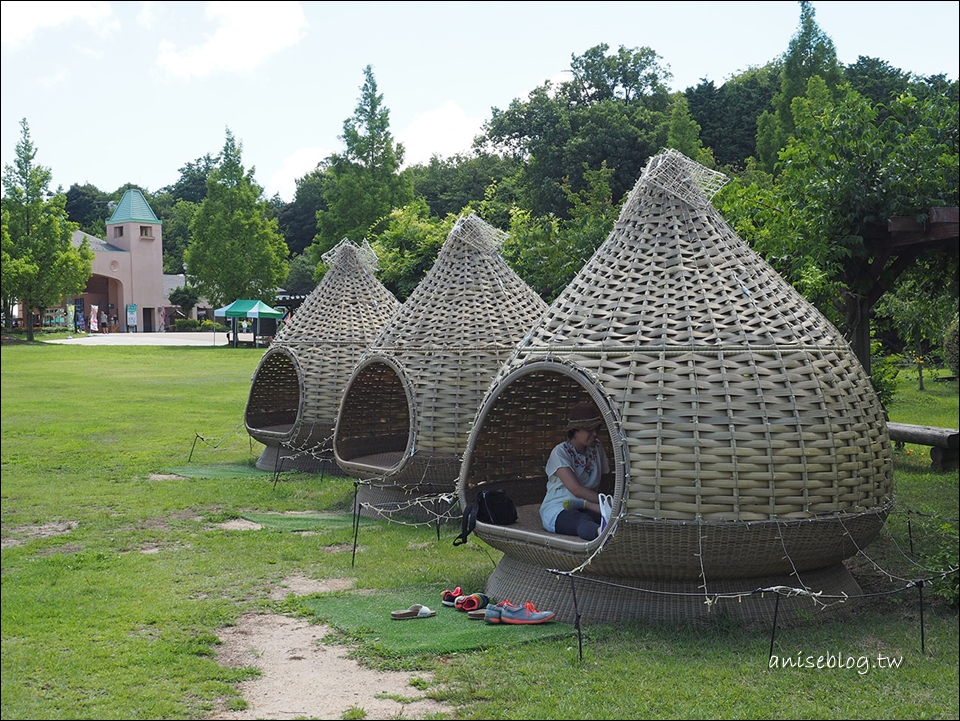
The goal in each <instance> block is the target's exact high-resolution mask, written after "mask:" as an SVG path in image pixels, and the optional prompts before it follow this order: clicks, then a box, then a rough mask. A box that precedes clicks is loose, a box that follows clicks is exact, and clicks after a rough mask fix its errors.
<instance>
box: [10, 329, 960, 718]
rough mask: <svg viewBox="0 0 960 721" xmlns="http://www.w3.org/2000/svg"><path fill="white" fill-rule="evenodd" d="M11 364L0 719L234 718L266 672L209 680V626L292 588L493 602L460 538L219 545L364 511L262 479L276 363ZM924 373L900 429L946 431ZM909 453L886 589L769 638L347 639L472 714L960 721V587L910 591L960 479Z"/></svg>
mask: <svg viewBox="0 0 960 721" xmlns="http://www.w3.org/2000/svg"><path fill="white" fill-rule="evenodd" d="M0 352H2V356H0V388H2V398H0V402H2V445H0V453H2V529H3V550H2V571H3V576H2V604H0V614H2V703H0V706H2V716H3V718H4V719H8V718H9V719H40V718H89V719H102V718H124V719H128V718H129V719H134V718H138V719H161V718H164V719H167V718H170V719H173V718H180V719H201V718H205V717H208V716H209V715H211V714H212V713H213V712H214V710H215V709H217V708H222V707H229V708H242V707H243V705H244V704H243V701H242V697H241V695H240V692H239V691H238V689H237V686H236V684H237V683H238V682H240V681H242V680H245V679H248V678H251V677H253V676H254V675H255V673H256V672H255V671H253V670H252V669H233V668H226V667H222V666H220V665H218V664H217V663H216V661H215V660H214V651H215V648H216V645H217V643H218V640H217V636H216V633H217V630H218V629H220V628H222V627H223V626H226V625H230V624H233V623H234V622H235V621H236V620H237V619H238V617H239V616H240V615H241V614H243V613H245V612H248V611H263V612H267V611H270V612H281V613H291V614H299V615H303V616H305V617H307V618H312V615H311V614H312V611H311V608H310V606H309V604H308V603H306V602H301V601H298V600H297V599H296V598H287V599H284V600H282V601H277V600H272V599H271V597H270V590H271V589H273V588H275V587H277V586H278V585H279V584H280V582H281V581H282V580H283V579H284V578H286V577H289V576H291V575H294V574H297V575H304V576H306V577H308V578H312V579H342V578H348V579H351V580H352V582H353V588H355V589H360V590H362V591H364V592H365V593H373V594H396V593H397V592H398V589H403V588H409V587H418V588H419V587H434V588H436V589H443V588H449V587H452V586H453V585H462V586H464V587H465V588H469V589H471V590H480V589H482V588H483V585H484V583H485V580H486V578H487V577H488V576H489V574H490V572H491V571H492V569H493V567H494V566H495V564H496V562H497V561H498V560H499V558H500V554H499V552H497V551H495V550H494V549H492V548H490V547H488V546H486V545H485V544H484V543H483V542H482V541H480V540H478V539H476V537H475V536H472V537H471V539H470V542H469V543H467V544H464V545H463V546H459V547H455V546H453V544H452V540H453V538H455V537H456V535H457V534H458V532H459V528H454V527H453V526H452V525H451V527H450V528H444V529H443V532H442V537H441V538H440V540H438V539H437V537H436V531H435V529H433V528H431V527H424V526H417V525H406V524H399V523H396V524H391V523H379V524H377V525H376V526H375V531H372V530H370V529H368V528H367V527H364V528H362V529H361V545H360V548H359V549H358V552H357V553H356V556H354V553H353V540H354V537H353V534H352V529H351V528H350V527H349V526H347V527H344V526H343V525H342V524H339V525H338V524H330V525H329V527H323V528H318V529H317V530H316V531H311V532H310V533H294V532H289V531H287V530H284V529H282V528H279V529H269V528H265V529H264V530H261V531H257V532H249V533H240V532H236V531H230V530H228V529H225V528H224V527H223V524H224V522H226V521H230V520H236V519H240V518H241V517H242V516H244V515H251V514H258V513H259V514H264V513H280V512H287V511H296V512H301V513H304V512H317V511H332V512H338V513H348V512H349V509H350V506H351V503H352V500H353V493H354V488H355V487H354V481H353V479H350V478H346V477H333V476H329V475H319V474H297V473H285V474H282V475H281V476H280V477H278V478H275V477H274V476H273V475H272V474H270V473H267V472H257V470H256V469H255V468H254V462H255V460H256V458H257V457H258V456H259V454H260V451H261V449H262V446H260V444H259V443H257V442H255V441H253V440H252V439H251V438H250V436H249V435H248V434H247V433H246V430H245V428H244V426H243V413H244V408H245V405H246V400H247V395H248V393H249V390H250V384H251V380H252V375H253V373H254V371H255V369H256V367H257V363H258V361H259V360H260V358H261V357H262V355H263V349H245V348H237V349H233V348H223V347H217V348H214V347H209V348H208V347H196V348H176V347H138V346H129V347H109V348H107V347H84V346H70V345H52V344H43V343H36V344H27V343H15V344H4V345H3V348H2V351H0ZM926 379H927V383H926V386H927V389H926V390H925V391H923V392H919V391H917V390H916V388H915V386H916V376H915V374H914V375H912V376H911V374H910V372H907V371H905V372H904V373H902V374H901V378H900V382H901V384H902V394H901V397H900V400H899V401H898V403H897V405H895V406H893V407H892V408H891V409H890V415H891V420H895V421H902V422H910V423H922V424H928V425H949V423H948V421H949V420H950V419H951V418H952V419H954V421H955V419H956V418H957V406H958V401H957V397H958V393H957V383H956V381H953V382H946V383H941V382H937V381H935V380H934V379H933V378H932V377H931V375H930V374H927V376H926ZM895 457H896V484H897V485H896V493H897V509H896V512H895V513H894V515H893V516H892V517H891V518H890V520H889V521H888V523H887V527H886V529H885V532H884V534H883V535H882V537H881V539H879V540H878V541H877V542H876V543H875V544H874V545H872V546H871V547H870V548H869V549H867V551H868V555H869V558H862V559H857V563H856V575H857V578H858V580H859V581H860V582H861V586H862V587H863V588H864V589H866V590H869V591H870V592H873V593H875V595H874V596H872V597H869V598H865V599H861V601H860V602H859V603H857V604H853V603H851V604H850V607H849V609H846V608H845V609H844V610H843V611H842V612H840V613H839V614H835V615H832V616H831V617H830V618H825V619H817V618H811V619H810V621H809V623H806V624H800V625H796V626H790V627H786V628H778V629H776V634H775V635H774V634H773V629H771V628H770V627H763V626H742V625H740V624H737V623H734V622H732V621H730V620H729V619H724V618H723V617H722V615H719V614H718V617H717V619H716V621H715V622H714V623H712V624H708V625H707V626H706V627H693V626H689V625H684V624H680V625H654V624H647V623H644V622H642V621H637V622H631V623H624V624H611V625H604V626H594V627H590V626H587V627H585V629H584V634H583V637H582V639H580V638H578V637H577V636H576V634H575V633H571V635H569V636H568V637H565V638H545V639H543V640H538V641H534V642H531V643H528V644H523V645H509V646H507V645H503V646H500V645H496V644H494V645H491V646H489V647H487V648H481V649H478V650H466V651H462V652H454V653H443V654H441V655H430V654H427V655H419V656H418V655H400V654H394V655H391V654H389V653H386V652H384V651H383V647H382V646H378V643H377V639H376V638H374V637H372V636H371V634H370V633H369V632H364V631H363V630H362V629H361V630H359V631H353V632H350V633H349V634H347V633H345V635H344V636H343V638H341V640H346V641H350V642H351V643H355V644H357V650H356V652H355V656H356V657H357V658H358V660H360V661H361V662H363V663H365V664H369V665H372V666H374V667H377V668H393V669H415V670H416V669H419V670H423V671H424V672H427V671H429V672H432V673H434V674H435V680H433V681H431V682H430V683H429V693H430V694H431V695H433V696H434V697H436V698H438V699H441V700H443V701H444V702H445V703H447V704H448V705H449V706H450V707H451V708H455V709H456V712H455V717H456V718H463V719H480V718H485V719H526V718H542V719H548V718H549V719H557V718H611V719H614V718H615V719H624V718H785V719H786V718H810V719H814V718H815V719H828V718H837V719H839V718H863V719H868V718H869V719H876V718H957V717H958V715H960V701H958V697H960V689H958V670H957V669H958V649H960V634H958V616H957V609H956V606H955V605H953V604H951V603H950V602H949V601H948V600H946V599H945V598H944V597H943V595H942V594H944V593H947V594H948V593H949V587H950V586H949V584H950V583H951V581H952V583H953V584H954V588H955V584H956V572H955V571H954V573H953V575H952V576H949V575H948V576H947V578H946V579H943V580H938V581H937V582H936V583H934V582H930V583H927V584H924V585H923V586H919V585H915V584H914V582H915V581H916V580H917V579H921V578H929V577H931V576H934V575H937V574H938V573H939V572H940V571H943V570H945V569H949V567H950V564H951V563H952V564H954V565H955V564H956V558H957V532H956V525H957V520H956V519H957V517H958V515H960V514H958V478H960V474H958V473H957V472H956V471H952V472H935V471H932V470H931V469H930V467H929V456H928V449H925V448H923V447H919V446H912V445H908V446H907V448H906V449H904V450H903V451H897V452H896V454H895ZM184 468H195V469H198V472H197V473H192V474H190V475H189V476H187V475H179V474H177V473H175V471H177V470H182V469H184ZM951 554H952V555H951ZM921 598H922V601H923V602H922V604H921ZM437 601H439V595H438V598H437ZM403 605H406V604H403ZM398 607H399V606H398ZM417 623H419V622H417ZM581 643H582V645H581ZM771 652H772V655H771ZM773 657H776V659H777V664H776V667H771V663H770V661H771V659H772V658H773ZM819 658H822V659H823V662H822V663H821V664H820V665H819V666H818V663H817V660H818V659H819ZM881 658H882V659H884V661H883V662H881V661H880V659H881ZM785 659H791V661H790V665H789V666H788V667H787V668H783V667H782V666H783V665H785V664H784V663H783V661H784V660H785ZM808 659H809V661H808ZM830 659H833V660H832V661H831V660H830ZM864 659H866V660H865V661H864ZM322 716H323V710H322V709H317V713H316V717H322ZM356 717H357V718H361V717H362V710H360V711H358V712H357V715H356ZM450 717H451V718H452V717H454V715H452V714H451V716H450Z"/></svg>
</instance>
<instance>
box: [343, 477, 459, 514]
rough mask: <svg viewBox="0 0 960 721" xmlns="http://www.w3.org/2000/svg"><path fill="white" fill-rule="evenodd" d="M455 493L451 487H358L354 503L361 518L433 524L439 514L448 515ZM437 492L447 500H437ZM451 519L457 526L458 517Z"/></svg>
mask: <svg viewBox="0 0 960 721" xmlns="http://www.w3.org/2000/svg"><path fill="white" fill-rule="evenodd" d="M455 490H456V489H455V488H454V486H453V485H452V484H451V485H450V487H449V488H426V487H423V486H419V487H412V486H396V485H389V484H388V485H377V484H361V485H360V487H359V488H358V489H357V501H358V502H359V503H360V515H361V516H366V517H368V518H383V519H388V520H389V519H390V518H398V519H402V520H405V521H418V522H423V521H426V522H430V523H434V522H436V520H437V516H438V515H440V516H441V518H446V517H447V516H449V515H451V514H450V509H451V508H452V507H453V506H454V505H456V504H457V497H456V493H455ZM440 493H446V494H448V498H446V499H444V498H437V494H440ZM450 520H456V522H457V523H459V522H460V516H459V515H457V517H456V518H455V519H450Z"/></svg>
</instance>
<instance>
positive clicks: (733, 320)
mask: <svg viewBox="0 0 960 721" xmlns="http://www.w3.org/2000/svg"><path fill="white" fill-rule="evenodd" d="M724 180H725V178H724V176H722V175H720V174H719V173H714V172H713V171H710V170H708V169H706V168H704V167H703V166H701V165H699V164H698V163H695V162H694V161H692V160H690V159H689V158H686V157H685V156H683V155H682V154H680V153H678V152H676V151H668V152H666V153H663V154H661V155H658V156H655V157H654V158H653V159H651V161H650V163H649V164H648V166H647V168H646V169H645V171H644V173H643V174H642V175H641V177H640V179H639V180H638V181H637V184H636V186H635V187H634V189H633V191H632V192H631V194H630V196H629V198H628V199H627V202H626V203H625V204H624V207H623V209H622V210H621V213H620V217H619V219H618V220H617V223H616V224H615V226H614V228H613V230H612V231H611V233H610V235H609V236H608V237H607V240H606V241H605V242H604V243H603V245H601V246H600V248H599V249H598V250H597V252H596V253H595V254H594V256H593V257H592V258H591V259H590V260H589V261H588V262H587V263H586V264H585V265H584V267H583V268H582V269H581V270H580V272H579V273H578V274H577V276H576V277H575V278H574V279H573V281H571V283H570V284H569V285H568V286H567V288H565V289H564V291H563V292H562V293H561V294H560V295H559V296H558V297H557V299H556V300H555V301H554V303H553V304H552V305H551V307H550V309H549V310H548V311H547V313H546V314H545V315H544V318H543V321H542V323H540V324H538V326H537V328H535V329H534V331H533V332H532V333H531V337H530V339H529V345H530V346H541V345H546V344H548V343H549V344H560V345H563V346H566V345H575V346H582V345H587V346H591V347H592V346H598V347H613V348H619V349H623V348H624V347H629V348H632V349H633V348H643V347H655V348H658V347H663V346H671V347H683V348H687V347H691V346H692V347H703V346H711V347H726V346H746V345H750V346H772V345H777V346H782V345H816V346H844V347H845V346H846V342H845V341H844V340H843V339H842V337H841V335H840V333H839V332H838V331H837V330H836V328H834V327H833V325H832V324H831V323H829V322H828V321H827V320H826V318H825V317H824V316H823V315H822V314H821V313H820V312H819V311H818V310H816V308H814V306H813V305H812V304H810V303H809V301H807V300H806V299H805V298H804V297H803V296H802V295H801V294H800V293H799V292H797V291H796V290H795V289H794V288H793V287H792V286H791V285H790V284H789V283H787V282H786V281H785V280H784V279H783V278H782V277H781V276H780V275H779V274H778V273H776V271H774V270H773V269H772V268H771V267H770V266H769V265H768V264H767V263H766V261H764V260H763V259H762V258H761V257H760V255H759V254H757V253H756V252H755V251H753V250H752V249H751V248H749V247H748V246H747V245H746V244H745V243H744V242H743V241H742V240H741V239H740V238H739V237H738V236H737V234H736V233H735V232H734V231H733V230H732V229H731V228H730V226H729V225H727V223H726V222H725V221H724V220H723V218H722V217H721V216H720V214H719V213H718V212H717V211H716V210H715V209H714V207H713V206H712V205H711V204H710V202H709V197H708V196H710V195H712V193H713V192H715V191H716V190H718V189H719V188H720V187H721V186H722V184H723V181H724Z"/></svg>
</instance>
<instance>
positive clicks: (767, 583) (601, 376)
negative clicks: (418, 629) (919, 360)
mask: <svg viewBox="0 0 960 721" xmlns="http://www.w3.org/2000/svg"><path fill="white" fill-rule="evenodd" d="M725 180H726V178H725V177H724V176H722V175H720V174H719V173H714V172H713V171H710V170H708V169H706V168H704V167H703V166H701V165H699V164H697V163H695V162H693V161H692V160H690V159H688V158H686V157H685V156H683V155H682V154H680V153H678V152H676V151H666V152H664V153H662V154H660V155H657V156H655V157H654V158H652V159H651V160H650V162H649V164H648V166H647V167H646V168H645V170H644V172H643V174H642V176H641V177H640V179H639V180H638V182H637V184H636V186H635V187H634V190H633V191H632V193H631V195H630V197H629V198H628V200H627V201H626V203H625V205H624V208H623V209H622V211H621V214H620V217H619V219H618V221H617V222H616V224H615V226H614V228H613V230H612V231H611V233H610V235H609V236H608V237H607V239H606V241H605V242H604V243H603V244H602V245H601V246H600V248H599V249H598V250H597V252H596V253H595V254H594V256H593V257H592V258H591V259H590V260H589V261H588V262H587V263H586V264H585V265H584V267H583V268H582V269H581V271H580V272H579V273H578V274H577V276H576V277H575V278H574V279H573V281H572V282H571V283H570V285H569V286H568V287H567V288H566V289H565V290H564V291H563V292H562V293H561V294H560V296H558V297H557V299H556V300H555V301H554V303H553V304H551V306H550V308H549V309H548V310H547V312H546V313H545V314H544V316H543V318H542V319H541V321H540V322H539V323H538V324H537V325H536V326H535V327H534V328H533V329H532V331H531V333H530V334H529V336H527V337H526V338H525V339H524V340H523V341H522V343H520V344H519V345H518V347H517V349H516V352H515V353H514V355H513V356H512V357H511V358H510V359H509V360H508V361H507V362H506V363H505V364H504V366H503V368H501V370H500V371H499V372H498V374H497V376H496V378H495V379H494V381H493V383H492V384H491V387H490V390H489V392H488V393H487V395H486V396H485V398H484V399H483V401H482V403H481V405H480V407H479V408H478V412H477V417H476V420H475V423H474V426H473V428H472V430H471V433H470V437H469V439H468V442H467V447H466V449H465V451H464V460H463V464H462V466H461V473H460V478H459V481H458V494H459V497H460V503H461V504H462V505H465V504H466V503H468V502H470V501H472V500H473V499H474V498H475V496H476V494H477V493H478V492H479V491H481V490H486V489H492V488H503V489H504V490H506V491H507V493H508V494H509V495H510V496H511V497H512V498H513V499H514V501H515V503H516V504H517V506H518V508H519V513H520V519H519V521H518V522H517V523H516V524H513V525H510V526H493V525H489V524H484V523H478V524H477V528H476V534H477V536H479V537H480V538H481V539H483V540H484V541H486V542H487V543H488V544H490V545H491V546H494V547H495V548H498V549H500V550H502V551H503V553H504V556H503V558H502V560H501V562H500V563H499V565H498V566H497V568H496V569H495V570H494V572H493V574H492V575H491V577H490V579H489V581H488V586H487V589H486V590H487V592H488V593H489V594H491V595H493V596H495V597H498V598H509V599H511V600H523V601H526V600H530V601H533V602H534V603H536V605H537V606H538V607H539V608H549V609H551V610H555V611H556V612H557V618H558V620H566V621H573V620H574V618H575V608H574V606H573V601H574V597H575V599H576V601H577V602H578V605H577V608H578V609H579V611H580V612H581V613H583V614H584V618H585V619H592V620H593V621H599V622H611V621H617V620H624V619H629V618H647V619H652V620H678V619H684V620H691V619H693V620H696V619H701V620H702V619H703V618H704V617H705V616H706V615H707V614H708V613H709V612H710V610H711V608H713V607H714V605H719V606H722V607H723V609H724V611H725V612H727V613H730V614H731V615H733V616H735V617H741V618H743V619H752V620H756V619H765V620H769V618H771V617H772V614H773V613H774V607H775V605H776V604H775V603H774V601H775V600H779V594H777V593H766V594H759V593H754V594H750V593H749V592H750V591H751V590H753V589H758V588H769V587H772V586H774V585H781V584H786V585H788V586H789V587H791V588H794V589H796V588H799V589H801V590H803V591H806V590H809V591H810V592H811V593H815V592H818V591H821V592H823V593H824V594H844V593H846V594H847V595H848V596H849V595H855V594H857V593H859V587H858V586H857V584H856V582H855V581H854V580H853V578H852V577H851V576H850V574H849V573H848V572H847V571H846V569H845V568H844V566H843V564H842V561H843V560H845V559H847V558H849V557H851V556H852V555H854V554H855V553H856V552H857V551H858V550H859V549H861V548H863V547H864V546H866V545H867V544H869V543H871V542H872V541H873V540H874V538H875V537H876V536H877V534H878V533H879V531H880V529H881V528H882V526H883V523H884V522H885V520H886V516H887V514H888V513H889V510H890V508H891V504H892V493H893V465H892V451H891V447H890V440H889V435H888V432H887V428H886V422H885V418H884V413H883V409H882V407H881V405H880V402H879V400H878V398H877V396H876V394H875V392H874V390H873V387H872V385H871V383H870V379H869V377H868V376H867V375H866V373H865V372H864V369H863V367H862V365H861V364H860V362H859V360H858V359H857V358H856V356H855V355H854V354H853V352H852V350H851V348H850V346H849V345H848V343H847V342H846V341H845V340H844V339H843V338H842V336H841V335H840V333H839V332H838V331H837V330H836V328H834V327H833V326H832V325H831V324H830V323H829V322H828V321H827V320H826V318H825V317H824V316H823V315H822V314H821V313H820V312H819V311H818V310H817V309H816V308H814V307H813V306H812V305H811V304H810V303H809V302H808V301H807V300H806V299H804V298H803V296H801V295H800V294H799V293H798V292H797V291H796V290H795V289H794V288H793V287H791V286H790V285H789V284H788V283H787V282H786V281H784V280H783V278H782V277H781V276H779V275H778V274H777V273H776V272H775V271H774V270H773V269H772V268H771V267H770V266H768V265H767V263H766V262H764V261H763V260H762V258H761V257H760V256H759V255H758V254H756V253H755V252H754V251H753V250H751V249H750V248H749V247H748V246H747V245H746V244H745V243H744V242H743V241H742V240H741V239H740V238H739V237H738V236H737V235H736V233H735V232H734V231H733V230H732V229H731V228H730V227H729V226H728V225H727V224H726V223H725V222H724V221H723V219H722V218H721V217H720V215H719V213H717V211H716V210H715V209H714V208H713V206H712V205H711V203H710V201H709V198H710V197H712V194H713V193H714V192H716V190H718V189H719V188H720V187H722V184H723V183H724V182H725ZM581 400H589V401H593V402H594V403H595V404H596V405H597V407H598V408H599V409H600V411H601V414H602V416H603V418H604V424H605V429H604V432H603V433H602V434H601V437H602V442H603V443H604V444H605V448H606V451H607V455H608V457H609V458H610V462H611V469H612V470H613V471H614V472H613V473H611V477H610V478H608V479H607V483H608V485H607V491H606V492H607V493H610V494H612V495H613V497H614V509H615V511H614V514H613V520H612V521H611V523H610V525H609V526H608V527H607V528H606V530H605V531H604V532H602V533H601V534H600V536H599V538H597V539H596V540H593V541H583V540H581V539H579V538H577V537H574V536H563V535H557V534H553V533H549V532H546V531H544V530H543V528H542V526H541V524H540V518H539V515H538V508H539V503H540V501H541V500H542V498H543V495H544V492H545V489H546V476H545V471H544V466H545V463H546V459H547V457H548V456H549V453H550V450H551V449H552V448H553V446H554V445H556V444H557V443H559V442H560V441H561V440H564V439H565V437H566V435H565V433H564V430H563V429H564V424H565V421H566V418H567V413H568V411H569V409H570V408H571V407H572V406H573V404H574V403H576V402H578V401H581ZM581 577H582V579H583V580H578V579H579V578H581ZM588 579H589V580H588ZM592 581H603V582H605V583H594V582H592ZM571 584H574V585H575V589H576V591H575V593H571V590H572V589H571ZM625 589H629V590H625ZM637 589H642V592H638V591H637ZM744 590H746V591H747V593H745V594H743V593H741V592H743V591H744ZM725 594H732V595H734V596H736V597H737V600H734V601H729V602H725V603H719V604H715V603H714V602H715V601H717V600H719V599H720V598H723V599H724V600H726V599H727V596H726V595H725ZM789 604H792V605H789ZM827 605H828V604H826V603H824V604H822V605H819V604H817V603H816V602H814V601H811V596H805V595H804V594H803V593H801V594H795V597H793V598H791V599H790V600H789V602H787V601H785V602H784V604H782V605H780V607H779V609H780V611H779V612H780V614H781V616H780V617H781V618H782V619H784V620H788V619H789V614H791V613H792V614H794V616H795V617H800V615H802V614H804V613H809V612H811V611H813V610H823V609H824V608H826V606H827ZM788 608H789V609H790V610H788Z"/></svg>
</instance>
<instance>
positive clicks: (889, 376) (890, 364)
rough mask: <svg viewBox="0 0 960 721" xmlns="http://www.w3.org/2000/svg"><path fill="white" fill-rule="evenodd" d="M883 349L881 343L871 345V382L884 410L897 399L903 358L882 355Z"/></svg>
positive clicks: (876, 342)
mask: <svg viewBox="0 0 960 721" xmlns="http://www.w3.org/2000/svg"><path fill="white" fill-rule="evenodd" d="M882 352H883V347H882V346H881V345H880V342H879V341H873V342H872V343H871V344H870V381H871V382H872V383H873V390H875V391H876V392H877V397H878V398H879V399H880V404H881V405H882V406H883V407H884V409H885V410H886V409H889V408H890V405H891V404H892V403H893V402H894V400H896V397H897V374H898V373H899V372H900V366H901V361H902V358H901V356H899V355H881V353H882Z"/></svg>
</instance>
